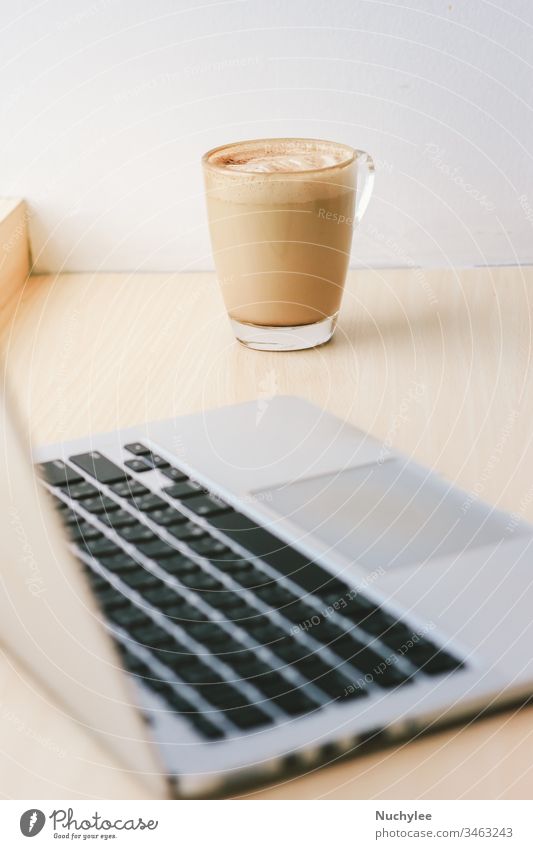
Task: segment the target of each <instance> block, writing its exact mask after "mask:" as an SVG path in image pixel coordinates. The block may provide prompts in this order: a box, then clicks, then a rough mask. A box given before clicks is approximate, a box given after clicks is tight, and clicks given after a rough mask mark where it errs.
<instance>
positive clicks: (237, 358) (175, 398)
mask: <svg viewBox="0 0 533 849" xmlns="http://www.w3.org/2000/svg"><path fill="white" fill-rule="evenodd" d="M532 293H533V270H532V269H530V268H526V269H519V268H492V269H491V268H484V269H470V270H465V271H454V270H446V271H439V270H434V271H424V270H420V269H410V270H405V269H404V270H390V269H388V270H372V271H362V272H359V271H356V272H352V273H351V275H350V280H349V283H348V286H347V291H346V295H345V299H344V304H343V309H342V313H341V319H340V323H339V327H338V329H337V332H336V335H335V338H334V340H333V341H332V342H331V343H330V344H329V345H326V346H324V347H322V348H319V349H316V350H311V351H304V352H297V353H283V354H282V353H264V352H255V351H249V350H246V349H245V348H243V347H242V346H240V345H239V344H238V343H236V342H235V341H234V339H233V338H232V336H231V333H230V330H229V325H228V322H227V320H226V316H225V313H224V309H223V304H222V301H221V298H220V295H219V292H218V289H217V285H216V282H215V280H214V277H213V275H211V274H135V275H134V274H65V275H59V276H37V277H33V278H31V279H30V281H29V283H28V284H27V285H26V286H25V288H24V291H23V294H22V296H21V297H20V299H19V301H18V303H17V304H16V308H15V310H14V316H13V320H12V321H11V323H10V325H9V327H8V328H7V332H6V333H5V336H4V357H5V363H6V366H7V373H8V379H9V381H10V383H11V385H12V386H13V388H14V389H15V391H16V394H17V398H18V402H19V406H20V408H21V409H22V410H23V412H24V414H25V415H26V416H27V419H28V421H29V423H30V427H31V429H32V433H33V437H34V439H36V440H38V441H39V442H50V441H58V440H62V439H68V438H70V437H74V436H79V435H83V434H85V433H89V432H96V431H99V430H109V429H113V428H117V427H125V426H128V425H131V424H134V423H136V422H141V421H143V420H146V419H156V418H165V417H172V416H176V415H180V414H182V413H188V412H193V411H196V410H200V409H204V408H208V407H215V406H219V405H222V404H229V403H233V402H237V401H242V400H248V399H252V398H261V399H262V400H263V401H264V402H266V403H268V399H269V398H270V397H272V396H273V395H276V394H279V393H291V394H298V395H301V396H304V397H306V398H309V399H310V400H313V401H315V402H316V403H318V404H320V405H322V406H323V407H326V408H328V409H329V410H331V411H332V412H333V413H335V414H337V415H339V416H341V417H343V418H345V419H348V420H350V421H351V422H353V423H354V424H356V425H357V426H358V427H360V428H362V429H364V430H367V431H369V432H371V433H373V434H374V435H376V436H377V437H379V438H381V439H384V440H386V441H387V442H389V443H390V444H391V445H393V446H395V447H396V448H398V449H400V450H402V451H404V452H406V453H407V454H410V455H412V456H413V457H415V458H416V459H417V460H419V461H421V462H423V463H426V464H428V465H430V466H432V467H434V468H435V469H437V470H438V471H440V472H441V473H442V474H444V475H445V476H446V477H448V478H449V479H450V480H453V481H456V482H457V483H458V484H459V485H461V486H463V487H465V488H467V489H470V490H474V491H475V492H476V493H477V494H478V495H479V496H480V497H481V498H483V499H485V500H487V501H489V502H491V503H493V504H498V505H499V506H501V507H502V508H505V509H507V510H511V511H517V512H520V513H521V514H523V515H524V516H526V517H527V518H529V519H530V520H533V487H532V475H531V470H532V468H533V446H532V436H533V425H532V422H533V386H532V367H531V359H532V358H531V353H532V327H533V321H532ZM532 568H533V567H532ZM54 746H55V747H56V748H57V747H59V748H60V749H61V752H59V753H58V752H57V751H55V752H54V751H53V747H54ZM51 747H52V748H51ZM532 764H533V711H532V710H529V709H528V710H522V711H518V712H516V711H515V712H512V711H511V712H507V713H505V714H502V715H500V716H497V717H492V718H491V719H488V720H484V721H481V722H477V723H475V724H471V725H468V726H466V727H464V728H461V729H455V730H452V731H446V732H440V733H439V734H437V735H434V736H431V737H426V738H423V739H420V740H418V741H415V742H413V743H410V744H408V745H402V746H399V747H396V748H389V749H385V750H383V751H381V752H379V753H377V754H373V755H368V756H366V757H364V758H360V759H358V760H353V761H349V762H344V763H342V764H339V765H337V766H332V767H330V768H327V769H321V770H319V771H316V772H314V773H311V774H309V775H307V776H306V777H303V778H298V779H293V780H290V781H286V782H283V783H281V784H279V785H277V786H274V787H271V788H268V789H265V790H261V791H260V792H254V793H251V794H246V795H247V796H248V797H249V798H418V797H424V798H496V797H505V798H530V797H531V796H532V795H533V792H532V791H533V775H532V770H533V767H532ZM0 767H1V773H0V794H1V795H3V796H5V797H14V798H17V797H18V798H20V797H28V798H29V797H31V798H53V797H64V798H73V797H76V796H89V797H93V796H99V797H100V798H105V797H109V798H113V797H114V798H119V797H123V798H124V797H129V796H133V797H137V796H141V797H142V795H143V788H142V787H141V786H140V785H139V783H138V782H137V781H136V779H135V777H133V776H128V775H126V774H124V773H123V772H122V771H120V770H119V769H117V768H116V766H115V765H114V764H113V763H112V762H111V760H109V759H108V758H107V756H106V754H105V753H104V752H102V751H101V750H100V749H99V747H98V745H97V744H96V743H95V742H94V741H92V740H90V739H89V738H87V737H86V736H85V735H84V734H83V733H82V732H81V730H80V729H79V728H77V727H76V725H75V724H74V723H73V722H72V720H68V719H66V718H65V717H64V716H63V715H62V714H61V711H60V709H59V708H58V707H57V706H55V705H54V704H53V703H52V702H51V701H50V700H49V699H47V697H46V695H45V694H42V693H39V692H38V691H36V690H35V688H34V687H33V685H32V683H31V682H29V681H27V680H25V678H24V675H23V673H22V671H21V670H20V669H18V668H17V666H16V665H15V664H14V662H13V660H12V658H10V657H9V655H8V654H7V653H6V654H5V655H4V657H3V658H2V659H1V662H0Z"/></svg>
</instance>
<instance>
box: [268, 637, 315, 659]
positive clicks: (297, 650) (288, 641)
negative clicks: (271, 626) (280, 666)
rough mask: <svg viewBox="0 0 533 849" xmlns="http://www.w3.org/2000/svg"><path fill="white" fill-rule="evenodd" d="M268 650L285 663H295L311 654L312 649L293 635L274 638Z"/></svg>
mask: <svg viewBox="0 0 533 849" xmlns="http://www.w3.org/2000/svg"><path fill="white" fill-rule="evenodd" d="M269 649H270V651H272V652H274V654H275V655H277V656H278V657H280V658H281V659H282V660H283V661H285V663H297V662H299V661H300V660H302V659H304V658H308V657H310V656H311V653H312V652H313V651H314V649H311V648H310V647H308V646H305V645H304V644H303V643H299V642H298V640H295V639H293V637H285V638H284V639H283V640H276V642H275V643H272V645H271V646H269ZM313 656H314V655H313Z"/></svg>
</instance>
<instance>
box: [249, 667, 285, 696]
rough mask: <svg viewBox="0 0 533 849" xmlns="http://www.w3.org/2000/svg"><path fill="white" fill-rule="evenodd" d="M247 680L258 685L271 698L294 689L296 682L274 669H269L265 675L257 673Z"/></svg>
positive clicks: (255, 685)
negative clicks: (288, 679) (293, 682)
mask: <svg viewBox="0 0 533 849" xmlns="http://www.w3.org/2000/svg"><path fill="white" fill-rule="evenodd" d="M247 682H248V684H252V685H253V686H254V687H256V688H257V689H258V690H259V691H260V692H261V693H263V695H265V696H268V698H269V699H274V698H276V697H277V696H281V695H284V694H286V693H289V692H290V691H291V690H293V689H294V684H292V683H291V682H290V681H287V679H286V678H284V677H283V675H280V674H279V672H273V671H272V670H269V671H268V672H266V673H265V674H264V675H256V676H254V677H251V678H248V679H247Z"/></svg>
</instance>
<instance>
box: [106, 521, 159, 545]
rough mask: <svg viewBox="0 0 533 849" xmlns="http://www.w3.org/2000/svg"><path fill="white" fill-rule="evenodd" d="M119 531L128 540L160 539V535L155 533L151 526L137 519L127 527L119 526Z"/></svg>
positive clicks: (145, 540) (134, 541)
mask: <svg viewBox="0 0 533 849" xmlns="http://www.w3.org/2000/svg"><path fill="white" fill-rule="evenodd" d="M116 530H117V533H118V534H120V536H121V537H122V538H123V539H125V540H126V541H127V542H133V543H139V542H151V541H153V540H158V539H159V537H158V536H156V534H154V532H153V531H152V530H151V528H148V527H147V526H146V525H143V524H142V522H139V521H137V522H136V524H135V525H127V526H126V527H125V528H117V529H116Z"/></svg>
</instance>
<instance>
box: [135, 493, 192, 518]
mask: <svg viewBox="0 0 533 849" xmlns="http://www.w3.org/2000/svg"><path fill="white" fill-rule="evenodd" d="M133 506H134V507H136V508H137V510H140V511H141V512H142V513H150V512H151V511H152V510H164V509H166V508H167V507H168V505H167V502H166V501H164V500H163V499H162V498H159V496H157V495H154V494H153V493H150V494H149V495H140V496H139V497H138V498H135V499H134V501H133ZM179 515H181V514H179ZM179 515H178V518H179Z"/></svg>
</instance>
